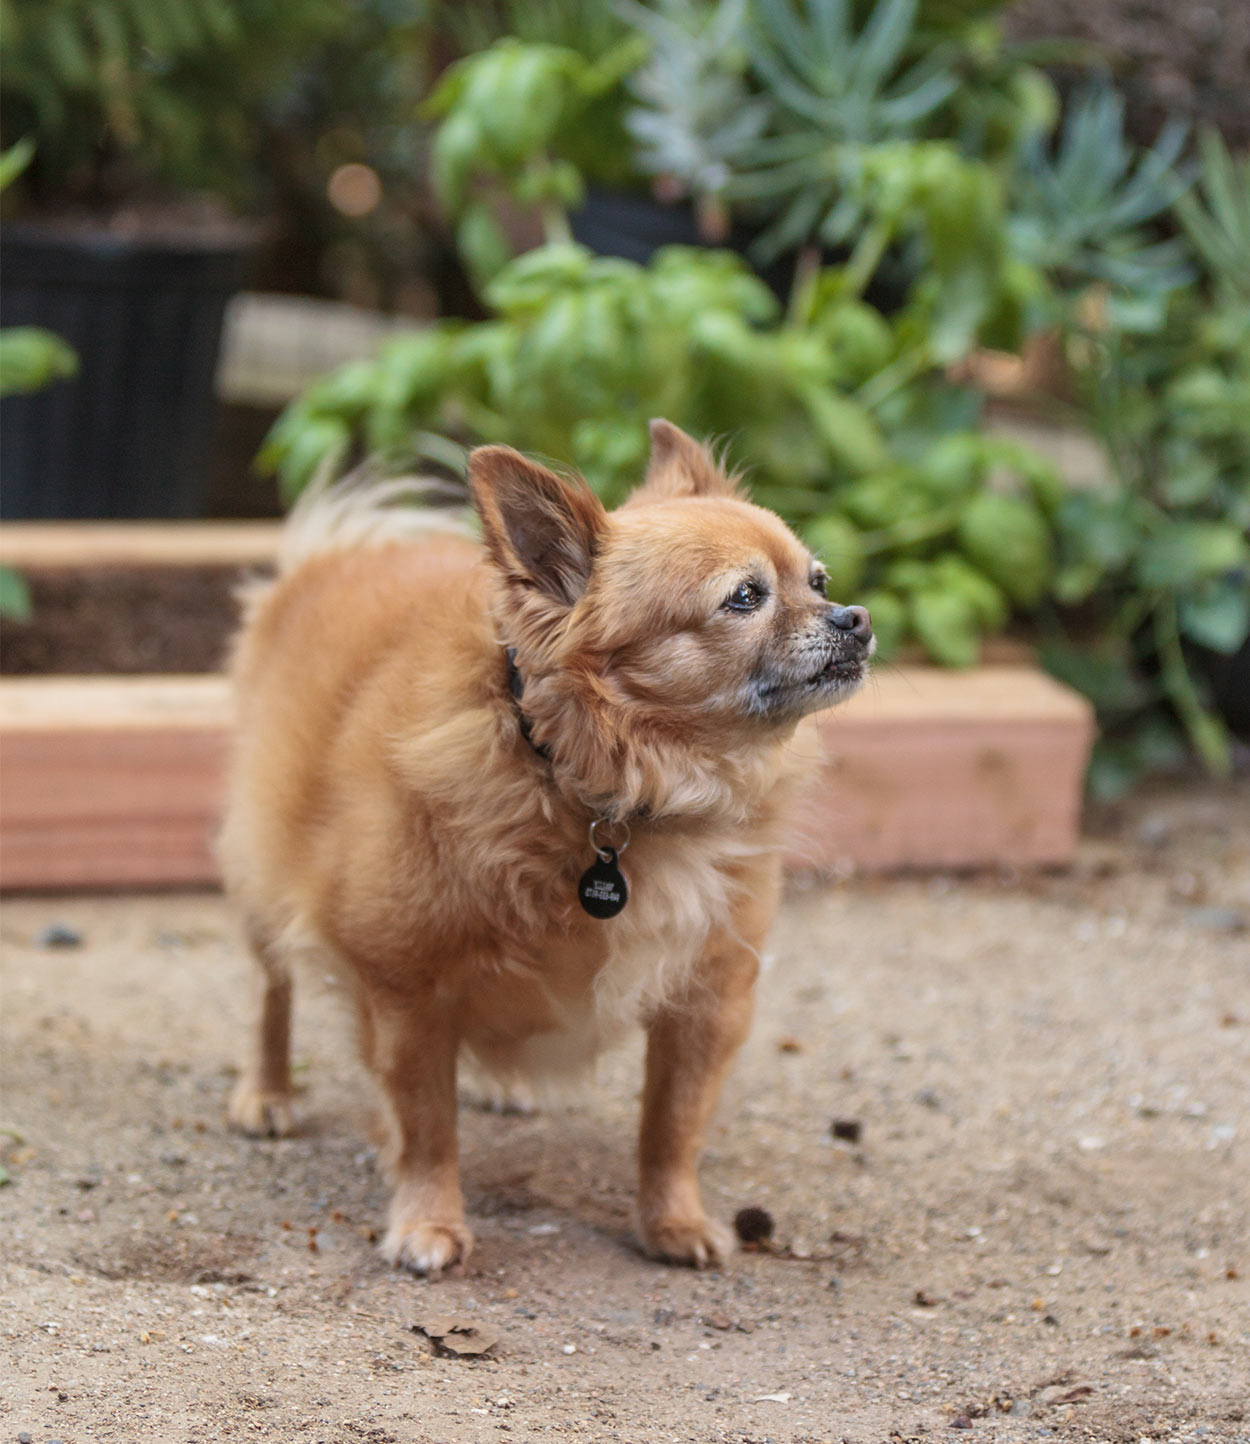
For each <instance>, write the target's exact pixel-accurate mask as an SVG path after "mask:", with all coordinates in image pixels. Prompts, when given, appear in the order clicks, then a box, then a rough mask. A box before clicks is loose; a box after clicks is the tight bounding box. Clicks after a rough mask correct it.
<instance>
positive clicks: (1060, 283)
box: [1007, 81, 1193, 326]
mask: <svg viewBox="0 0 1250 1444" xmlns="http://www.w3.org/2000/svg"><path fill="white" fill-rule="evenodd" d="M1187 130H1188V128H1187V127H1186V126H1185V125H1184V124H1183V123H1182V122H1179V121H1172V122H1169V123H1168V124H1167V125H1165V126H1164V128H1163V130H1162V131H1161V133H1160V135H1159V137H1158V139H1157V140H1156V142H1155V144H1154V145H1153V146H1152V147H1151V149H1150V150H1148V151H1146V152H1144V153H1140V152H1138V151H1137V149H1136V148H1135V147H1134V146H1132V145H1131V144H1130V142H1129V141H1128V140H1127V139H1126V137H1125V134H1124V101H1123V98H1122V97H1121V96H1120V95H1118V94H1117V93H1116V92H1115V91H1114V90H1112V89H1111V87H1110V85H1109V84H1108V83H1107V82H1106V81H1100V82H1097V83H1095V84H1093V85H1089V86H1086V87H1085V88H1084V89H1083V90H1081V91H1079V92H1078V93H1077V95H1076V96H1075V97H1074V98H1073V100H1072V102H1071V104H1070V105H1069V107H1068V111H1067V115H1066V117H1065V120H1064V124H1063V131H1062V135H1061V137H1060V139H1059V142H1058V145H1057V147H1056V149H1055V153H1054V155H1053V156H1051V155H1050V154H1048V152H1047V147H1046V137H1045V136H1044V135H1033V136H1029V137H1026V138H1025V140H1024V142H1023V144H1022V146H1021V151H1020V164H1019V166H1018V167H1017V168H1016V169H1015V171H1014V172H1013V176H1012V185H1011V189H1010V212H1009V218H1008V222H1007V230H1008V236H1009V238H1010V241H1011V244H1012V247H1013V250H1014V252H1015V254H1016V255H1017V256H1018V257H1019V258H1020V259H1021V260H1023V261H1025V262H1026V263H1028V264H1029V265H1031V266H1033V267H1035V268H1036V269H1037V270H1038V271H1041V272H1044V273H1045V274H1046V276H1047V277H1048V278H1049V281H1050V285H1051V287H1052V288H1053V290H1054V292H1055V294H1056V295H1057V296H1059V297H1069V298H1071V297H1074V296H1079V295H1080V294H1082V293H1083V292H1084V291H1085V290H1086V289H1087V288H1088V287H1089V286H1091V285H1095V286H1102V287H1104V288H1109V294H1108V304H1109V306H1110V308H1111V311H1112V313H1113V314H1112V315H1111V316H1110V318H1109V319H1110V320H1111V322H1112V323H1113V324H1119V325H1138V326H1140V325H1146V326H1149V325H1152V324H1155V323H1156V322H1157V319H1158V318H1159V317H1160V316H1161V315H1162V307H1163V304H1164V300H1165V298H1166V297H1167V295H1168V294H1170V293H1171V292H1172V291H1175V290H1176V289H1178V288H1179V287H1181V286H1183V285H1185V284H1186V282H1188V281H1189V280H1191V279H1192V277H1193V269H1192V266H1191V265H1190V264H1189V253H1188V249H1187V247H1186V246H1185V244H1184V241H1183V240H1181V239H1178V238H1176V237H1171V238H1167V239H1158V238H1157V237H1155V236H1152V235H1151V234H1150V233H1149V232H1148V231H1147V229H1146V226H1147V224H1148V223H1149V222H1152V221H1155V220H1157V219H1158V218H1160V217H1164V216H1166V214H1167V213H1168V211H1169V210H1170V208H1171V207H1172V205H1173V204H1174V203H1175V202H1176V201H1177V199H1178V197H1180V196H1181V195H1182V194H1183V192H1184V191H1185V190H1186V189H1187V187H1188V186H1189V184H1190V177H1189V175H1188V174H1187V173H1186V171H1185V170H1184V169H1181V170H1178V169H1177V168H1176V167H1177V162H1178V160H1179V159H1180V156H1181V153H1182V150H1183V148H1184V145H1185V140H1186V136H1187Z"/></svg>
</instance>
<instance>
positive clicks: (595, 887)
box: [577, 847, 629, 918]
mask: <svg viewBox="0 0 1250 1444" xmlns="http://www.w3.org/2000/svg"><path fill="white" fill-rule="evenodd" d="M577 900H578V902H580V903H581V905H582V907H583V908H584V909H585V911H586V912H588V913H589V914H590V916H591V917H592V918H614V917H615V916H616V915H617V913H619V912H620V910H621V909H622V908H623V907H624V906H625V904H626V903H627V902H628V901H629V887H628V885H627V883H626V882H625V874H624V873H623V872H622V871H621V870H620V868H619V867H617V865H616V848H614V847H605V848H601V849H600V852H599V859H598V861H597V862H595V863H593V864H592V865H591V866H590V867H588V868H587V869H586V871H585V872H584V873H582V880H581V881H580V882H579V883H578V884H577Z"/></svg>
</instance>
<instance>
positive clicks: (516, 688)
mask: <svg viewBox="0 0 1250 1444" xmlns="http://www.w3.org/2000/svg"><path fill="white" fill-rule="evenodd" d="M504 655H505V656H506V657H507V659H508V691H509V692H511V693H512V701H513V704H514V706H515V708H516V720H517V726H518V727H519V728H520V729H521V736H522V737H524V738H525V740H526V741H527V742H528V743H529V745H530V746H531V747H532V748H533V749H534V751H535V752H536V753H537V754H538V755H539V757H541V758H542V759H543V760H544V761H545V762H550V761H551V749H550V748H549V747H544V746H543V744H542V743H541V742H535V741H534V737H533V730H534V726H533V723H532V722H531V721H530V719H529V718H528V717H527V716H526V715H525V713H524V712H523V711H522V710H521V695H522V693H523V692H524V691H525V678H524V677H522V676H521V673H520V672H519V671H518V670H517V664H516V648H515V647H509V648H507V650H506V651H505V653H504Z"/></svg>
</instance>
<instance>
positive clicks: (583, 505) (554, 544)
mask: <svg viewBox="0 0 1250 1444" xmlns="http://www.w3.org/2000/svg"><path fill="white" fill-rule="evenodd" d="M469 490H470V491H471V492H472V494H473V504H474V506H475V507H477V511H478V515H479V516H480V517H481V518H482V529H483V531H484V533H485V537H486V546H487V549H488V550H489V552H490V554H491V557H492V558H493V560H494V562H495V565H496V566H497V567H498V568H499V569H500V571H501V572H502V573H503V574H504V576H505V577H507V578H508V579H509V580H510V581H512V582H515V583H517V584H519V585H521V586H525V587H529V588H533V589H535V590H537V591H539V592H541V593H542V594H543V595H544V596H545V597H548V598H549V599H550V600H552V601H555V602H560V603H563V604H564V605H565V606H572V605H573V603H574V602H575V601H577V599H578V597H580V596H581V594H582V593H583V592H584V591H585V590H586V583H587V582H588V581H589V580H590V571H591V567H592V566H593V565H594V560H595V556H596V554H597V553H598V550H599V545H600V542H601V540H602V537H603V532H604V528H605V526H606V524H607V513H606V512H605V511H604V509H603V504H602V503H601V502H600V500H599V498H598V497H597V496H596V495H595V494H594V492H593V491H591V489H590V488H589V487H588V486H587V485H586V483H585V482H583V481H577V482H573V481H566V480H565V479H564V478H563V477H561V476H557V475H556V473H555V472H554V471H548V470H547V468H546V467H545V466H539V465H538V463H537V462H533V461H529V460H527V459H526V458H525V457H524V456H522V455H521V453H520V452H519V451H513V449H512V448H511V447H510V446H480V447H478V449H477V450H476V451H475V452H473V454H472V455H471V456H470V457H469Z"/></svg>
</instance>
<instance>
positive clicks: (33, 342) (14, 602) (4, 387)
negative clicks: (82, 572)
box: [0, 140, 78, 621]
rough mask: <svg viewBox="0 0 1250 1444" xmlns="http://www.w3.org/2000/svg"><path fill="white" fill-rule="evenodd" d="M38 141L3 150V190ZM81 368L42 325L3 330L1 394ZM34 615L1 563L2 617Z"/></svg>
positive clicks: (14, 576)
mask: <svg viewBox="0 0 1250 1444" xmlns="http://www.w3.org/2000/svg"><path fill="white" fill-rule="evenodd" d="M34 153H35V147H34V143H33V142H32V141H30V140H20V141H18V143H17V144H16V145H14V146H10V147H9V149H8V150H6V151H4V152H3V153H0V191H4V190H5V189H7V188H8V186H10V185H11V184H12V183H13V182H14V181H15V180H16V179H17V177H18V176H19V175H21V173H22V172H23V171H24V170H25V169H26V167H27V166H28V165H29V164H30V162H31V159H32V158H33V156H34ZM77 370H78V357H77V356H76V355H75V354H74V350H73V347H71V346H68V345H66V343H65V342H64V341H62V340H61V338H60V337H59V336H57V335H55V334H54V333H53V332H51V331H47V330H45V329H44V328H43V327H42V326H6V327H5V328H4V329H3V330H0V397H4V396H12V395H15V394H16V393H18V392H23V391H40V390H42V389H43V387H45V386H48V385H51V383H52V382H53V381H59V380H62V379H64V378H65V377H68V376H72V375H73V374H74V373H75V372H76V371H77ZM29 616H30V592H29V591H28V590H27V587H26V583H25V581H24V579H23V578H22V576H21V574H20V573H19V572H15V571H14V570H13V568H12V567H5V566H0V617H9V618H11V619H12V620H14V621H25V620H26V619H27V618H28V617H29Z"/></svg>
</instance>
